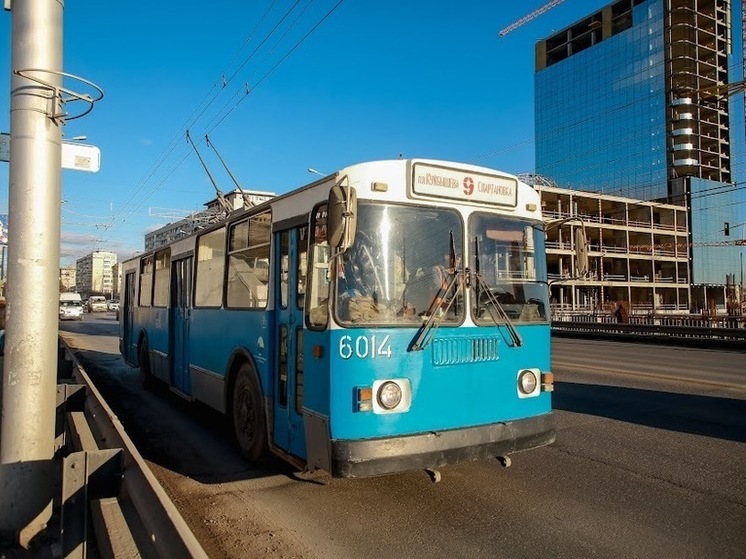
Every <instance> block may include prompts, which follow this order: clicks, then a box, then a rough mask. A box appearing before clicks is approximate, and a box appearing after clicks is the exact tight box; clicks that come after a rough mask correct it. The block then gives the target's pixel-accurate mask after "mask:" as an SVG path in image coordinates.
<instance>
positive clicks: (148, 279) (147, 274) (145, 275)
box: [139, 256, 153, 307]
mask: <svg viewBox="0 0 746 559" xmlns="http://www.w3.org/2000/svg"><path fill="white" fill-rule="evenodd" d="M152 301H153V257H152V256H146V257H145V258H143V259H142V260H141V261H140V299H139V304H140V306H141V307H149V306H150V305H151V303H152Z"/></svg>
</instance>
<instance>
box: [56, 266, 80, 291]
mask: <svg viewBox="0 0 746 559" xmlns="http://www.w3.org/2000/svg"><path fill="white" fill-rule="evenodd" d="M76 275H77V274H76V267H75V266H67V267H65V268H60V291H76V290H77V287H76Z"/></svg>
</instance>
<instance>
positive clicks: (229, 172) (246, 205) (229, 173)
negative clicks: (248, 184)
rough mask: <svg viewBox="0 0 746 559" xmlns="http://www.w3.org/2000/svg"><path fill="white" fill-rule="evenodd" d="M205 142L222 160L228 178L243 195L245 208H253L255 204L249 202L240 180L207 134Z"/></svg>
mask: <svg viewBox="0 0 746 559" xmlns="http://www.w3.org/2000/svg"><path fill="white" fill-rule="evenodd" d="M205 142H206V143H207V145H208V146H209V147H211V148H212V150H213V151H214V152H215V155H217V156H218V159H220V163H222V165H223V168H224V169H225V170H226V172H227V173H228V176H229V177H230V178H231V180H232V181H233V184H235V185H236V189H237V190H238V191H239V192H240V193H241V196H242V197H243V204H244V207H251V206H253V205H254V204H253V203H252V202H251V200H249V197H248V195H247V194H246V192H245V191H244V189H243V188H242V187H241V185H240V184H239V183H238V180H237V179H236V177H235V176H234V175H233V173H232V172H231V170H230V169H229V168H228V165H226V163H225V161H224V160H223V158H222V157H221V155H220V153H219V152H218V148H216V147H215V144H213V143H212V142H210V138H209V136H208V135H207V134H205Z"/></svg>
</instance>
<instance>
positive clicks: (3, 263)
mask: <svg viewBox="0 0 746 559" xmlns="http://www.w3.org/2000/svg"><path fill="white" fill-rule="evenodd" d="M7 275H8V214H0V281H5V278H6V276H7Z"/></svg>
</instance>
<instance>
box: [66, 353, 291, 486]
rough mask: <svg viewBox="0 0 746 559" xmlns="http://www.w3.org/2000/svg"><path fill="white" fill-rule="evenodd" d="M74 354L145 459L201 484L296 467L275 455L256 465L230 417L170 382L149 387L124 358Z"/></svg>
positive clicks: (283, 472)
mask: <svg viewBox="0 0 746 559" xmlns="http://www.w3.org/2000/svg"><path fill="white" fill-rule="evenodd" d="M75 356H76V357H77V359H78V360H79V361H80V363H81V365H82V366H83V367H84V369H85V371H86V372H87V373H88V375H89V376H90V377H91V380H92V381H93V383H94V384H95V386H96V388H97V389H98V390H99V392H101V394H102V396H103V397H104V399H105V400H106V402H107V404H109V406H110V407H111V408H112V410H113V411H114V413H115V414H116V416H117V418H118V419H119V420H120V421H121V423H122V425H123V426H124V428H125V431H126V432H127V435H129V437H130V439H132V441H133V442H134V443H135V446H136V447H137V449H138V451H139V452H140V454H141V455H142V457H143V458H145V459H146V460H148V461H150V462H153V463H155V464H157V465H158V466H161V467H163V468H166V469H168V470H170V471H173V472H177V473H179V474H181V475H184V476H188V477H190V478H192V479H195V480H197V481H199V482H200V483H206V484H211V483H225V482H230V481H236V480H245V479H254V478H261V477H266V476H273V475H285V476H287V477H293V476H294V472H295V470H294V469H293V468H292V467H290V466H289V465H288V464H287V463H285V462H284V461H281V460H279V459H274V458H270V459H269V461H268V463H267V464H266V465H261V466H260V465H253V464H251V463H250V462H248V461H247V460H246V459H245V458H243V456H241V454H240V452H239V451H238V448H237V446H236V445H235V443H234V440H233V434H232V429H231V426H230V424H229V422H228V420H227V418H226V417H225V416H223V415H222V414H220V413H218V412H216V411H215V410H213V409H211V408H208V407H207V406H204V405H202V404H198V403H191V402H188V401H186V400H184V399H183V398H181V397H179V396H177V395H176V394H174V393H171V392H170V391H169V390H168V387H167V386H165V385H159V386H157V387H156V388H154V389H153V390H145V389H144V388H143V387H142V385H141V382H140V376H139V370H138V369H134V368H132V367H129V366H127V365H126V364H125V363H124V360H123V359H122V358H121V356H118V355H116V356H115V355H111V354H108V353H101V352H98V351H92V350H75Z"/></svg>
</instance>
